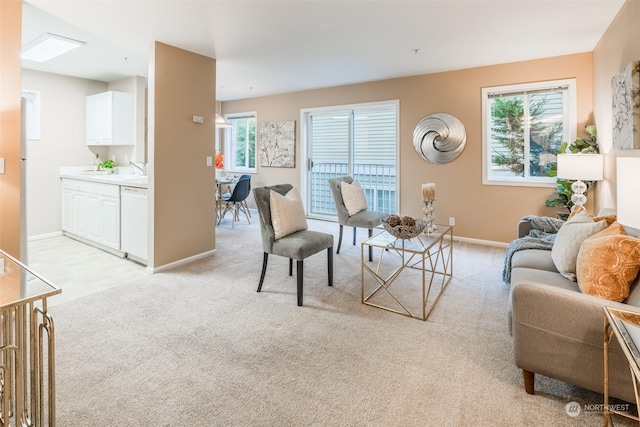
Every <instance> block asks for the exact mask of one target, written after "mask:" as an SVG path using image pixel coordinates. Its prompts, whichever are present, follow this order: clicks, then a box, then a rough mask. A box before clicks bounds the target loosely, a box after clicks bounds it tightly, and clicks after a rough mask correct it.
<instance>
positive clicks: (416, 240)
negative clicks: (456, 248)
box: [362, 225, 452, 252]
mask: <svg viewBox="0 0 640 427" xmlns="http://www.w3.org/2000/svg"><path fill="white" fill-rule="evenodd" d="M437 227H438V228H437V230H436V231H434V232H433V233H430V234H424V233H420V234H419V235H418V236H417V237H413V238H411V239H400V238H397V237H395V236H393V235H392V234H390V233H389V232H387V231H382V232H381V233H379V234H376V235H375V236H373V237H371V238H369V239H367V240H365V241H364V242H362V244H363V245H367V246H376V247H381V248H391V247H393V248H397V249H403V250H405V251H411V252H424V251H426V250H428V249H429V248H431V247H432V246H433V245H435V244H436V243H437V242H439V241H440V240H442V238H443V237H444V236H445V235H446V234H448V233H450V232H451V229H452V227H451V226H449V225H437Z"/></svg>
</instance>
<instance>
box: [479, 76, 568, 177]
mask: <svg viewBox="0 0 640 427" xmlns="http://www.w3.org/2000/svg"><path fill="white" fill-rule="evenodd" d="M565 86H566V89H565V91H566V96H563V115H564V124H565V126H564V127H563V141H573V140H575V138H576V128H577V110H578V108H577V107H578V106H577V97H576V79H575V78H571V79H561V80H547V81H542V82H534V83H520V84H513V85H503V86H493V87H485V88H482V100H481V102H482V184H483V185H503V186H524V187H555V185H556V178H555V177H533V176H524V177H521V178H520V177H508V178H496V177H492V176H491V173H490V172H491V166H492V156H491V130H492V117H491V107H490V101H491V99H492V98H493V96H490V95H493V94H495V93H500V94H503V95H509V94H517V93H523V92H524V93H531V92H540V91H545V90H549V91H551V90H552V89H557V88H558V87H565ZM524 162H525V164H528V162H529V155H528V153H526V152H525V160H524Z"/></svg>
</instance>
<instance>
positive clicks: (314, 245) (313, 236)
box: [253, 184, 333, 306]
mask: <svg viewBox="0 0 640 427" xmlns="http://www.w3.org/2000/svg"><path fill="white" fill-rule="evenodd" d="M292 188H293V187H292V186H291V185H290V184H280V185H273V186H269V187H259V188H256V189H254V190H253V196H254V199H255V201H256V206H257V207H258V214H259V215H258V216H259V217H260V231H261V235H262V249H263V251H264V256H263V258H262V274H261V275H260V283H259V284H258V292H260V291H261V290H262V283H263V282H264V276H265V273H266V272H267V261H268V259H269V254H274V255H279V256H283V257H287V258H289V276H292V275H293V260H294V259H295V260H296V272H297V287H298V290H297V293H298V305H299V306H301V305H302V296H303V291H302V278H303V260H304V259H305V258H307V257H309V256H311V255H314V254H316V253H318V252H320V251H322V250H324V249H326V250H327V270H328V276H329V277H328V279H329V286H333V235H331V234H328V233H321V232H319V231H311V230H300V231H296V232H294V233H292V234H289V235H287V236H284V237H281V238H279V239H276V238H275V232H274V229H273V224H272V220H271V197H270V194H271V193H270V191H271V190H273V191H276V192H278V193H280V194H282V195H285V194H287V193H288V192H289V190H291V189H292Z"/></svg>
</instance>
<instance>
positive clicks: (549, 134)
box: [483, 81, 575, 185]
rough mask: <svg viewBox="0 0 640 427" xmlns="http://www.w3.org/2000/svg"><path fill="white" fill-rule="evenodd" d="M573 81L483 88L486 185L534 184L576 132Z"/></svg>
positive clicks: (544, 177)
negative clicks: (564, 142)
mask: <svg viewBox="0 0 640 427" xmlns="http://www.w3.org/2000/svg"><path fill="white" fill-rule="evenodd" d="M572 82H573V81H560V82H545V83H544V84H543V85H541V84H534V85H519V86H515V87H514V86H510V87H504V88H489V89H483V100H484V105H483V113H484V116H485V122H484V126H485V129H484V139H483V145H484V150H485V153H484V159H485V160H484V165H483V168H484V170H483V178H484V183H485V184H490V183H494V184H505V183H507V184H521V185H536V184H545V183H553V182H554V179H553V178H550V177H548V173H549V171H550V170H551V169H552V167H553V166H554V165H555V164H556V156H557V154H558V150H559V149H560V146H561V145H562V142H563V141H567V140H571V133H572V131H573V133H575V107H574V106H572V104H574V103H575V102H574V101H573V102H572V100H575V95H574V94H575V90H574V89H573V87H574V85H572V84H571V83H572Z"/></svg>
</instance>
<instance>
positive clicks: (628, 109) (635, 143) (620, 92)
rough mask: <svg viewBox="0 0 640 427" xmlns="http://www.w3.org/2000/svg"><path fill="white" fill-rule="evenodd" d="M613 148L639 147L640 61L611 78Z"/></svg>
mask: <svg viewBox="0 0 640 427" xmlns="http://www.w3.org/2000/svg"><path fill="white" fill-rule="evenodd" d="M611 93H612V96H613V126H612V127H613V146H614V148H621V149H632V148H640V61H634V62H632V63H631V64H629V65H627V66H626V67H625V69H624V70H622V71H621V72H620V73H618V74H616V75H615V76H613V78H612V79H611Z"/></svg>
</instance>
